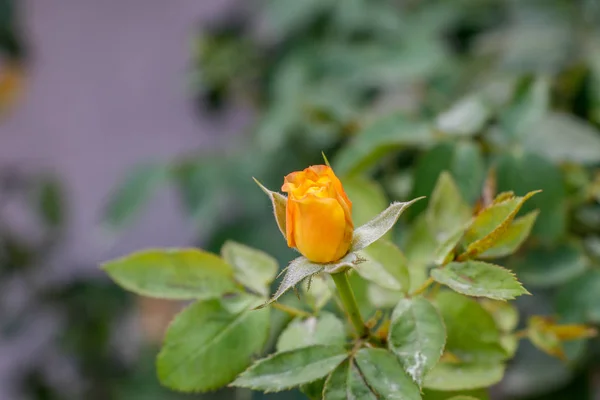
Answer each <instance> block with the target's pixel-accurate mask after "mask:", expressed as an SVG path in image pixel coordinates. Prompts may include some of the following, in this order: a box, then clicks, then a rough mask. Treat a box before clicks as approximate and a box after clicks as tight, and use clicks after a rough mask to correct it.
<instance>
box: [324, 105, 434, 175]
mask: <svg viewBox="0 0 600 400" xmlns="http://www.w3.org/2000/svg"><path fill="white" fill-rule="evenodd" d="M433 141H434V136H433V132H432V130H431V128H430V126H429V125H428V124H426V123H423V122H418V121H417V122H415V121H411V120H409V119H407V118H406V117H405V116H404V115H401V114H392V115H390V116H387V117H384V118H381V119H379V120H377V121H375V122H374V123H372V124H371V125H369V126H367V127H366V128H365V129H363V130H362V131H360V132H358V133H357V134H356V136H355V137H354V138H353V140H352V141H351V142H350V143H349V144H348V145H347V146H346V147H344V148H343V149H342V150H341V151H340V152H338V154H337V157H336V158H335V160H334V163H333V164H334V167H335V168H334V169H335V170H336V171H337V172H338V173H339V174H340V175H351V174H356V173H359V172H361V171H363V170H365V169H366V168H368V167H370V166H371V165H373V164H374V163H375V162H377V161H378V160H379V159H380V158H381V157H382V156H384V155H385V154H387V153H389V152H391V151H393V150H397V149H401V148H403V147H408V146H411V147H422V146H426V145H428V144H430V143H432V142H433Z"/></svg>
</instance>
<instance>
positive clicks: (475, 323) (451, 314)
mask: <svg viewBox="0 0 600 400" xmlns="http://www.w3.org/2000/svg"><path fill="white" fill-rule="evenodd" d="M435 305H436V306H437V308H438V310H439V311H440V314H441V315H442V317H443V319H444V324H445V325H446V333H447V338H446V348H445V349H446V351H447V352H449V353H451V354H452V355H454V356H455V357H457V358H458V359H459V360H460V361H463V362H467V363H477V362H499V361H502V360H504V359H505V358H506V353H505V351H504V350H503V348H502V346H501V344H500V332H499V331H498V327H497V326H496V323H495V322H494V319H493V318H492V316H491V315H490V314H489V313H488V312H487V311H486V310H485V309H484V308H483V307H482V306H481V304H479V303H478V302H477V301H475V300H473V299H471V298H468V297H465V296H462V295H460V294H458V293H454V292H451V291H442V292H440V293H439V294H438V295H437V297H436V299H435Z"/></svg>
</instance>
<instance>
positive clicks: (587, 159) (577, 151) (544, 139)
mask: <svg viewBox="0 0 600 400" xmlns="http://www.w3.org/2000/svg"><path fill="white" fill-rule="evenodd" d="M524 145H525V148H526V149H528V150H529V151H531V152H533V153H537V154H540V155H542V156H544V157H547V158H548V159H549V160H552V161H554V162H565V161H571V162H574V163H578V164H586V165H589V164H591V165H593V164H597V163H599V162H600V132H599V131H598V130H597V129H596V128H594V127H593V126H592V125H590V124H588V123H587V122H586V121H584V120H581V119H578V118H577V117H575V116H573V115H569V114H563V113H550V114H548V115H547V116H546V117H545V118H543V119H542V120H540V121H539V123H538V124H536V125H535V127H533V129H532V130H531V131H530V132H527V135H526V136H525V137H524Z"/></svg>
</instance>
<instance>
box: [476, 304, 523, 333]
mask: <svg viewBox="0 0 600 400" xmlns="http://www.w3.org/2000/svg"><path fill="white" fill-rule="evenodd" d="M479 304H481V306H482V307H483V308H485V309H486V310H487V311H488V312H489V313H490V315H491V316H492V318H494V321H496V326H498V329H500V330H501V331H502V332H505V333H509V332H512V331H514V330H515V328H516V327H517V324H518V323H519V311H518V310H517V308H516V307H515V306H514V305H513V304H511V303H509V302H507V301H502V300H490V299H481V300H480V301H479Z"/></svg>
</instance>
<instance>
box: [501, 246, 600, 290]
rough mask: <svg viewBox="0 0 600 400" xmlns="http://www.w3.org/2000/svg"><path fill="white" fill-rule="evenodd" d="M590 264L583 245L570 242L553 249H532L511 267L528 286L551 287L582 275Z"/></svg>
mask: <svg viewBox="0 0 600 400" xmlns="http://www.w3.org/2000/svg"><path fill="white" fill-rule="evenodd" d="M589 264H590V261H589V260H588V259H587V257H586V256H585V253H584V251H583V249H582V247H581V245H579V244H578V243H576V242H572V241H570V242H565V243H561V244H559V245H558V246H556V247H551V248H547V247H536V248H532V249H530V250H529V251H528V252H527V253H525V254H524V255H523V256H522V257H519V258H517V259H515V260H514V262H513V263H512V264H511V267H512V269H513V270H514V271H515V272H516V273H517V275H518V276H519V278H520V279H521V280H522V281H523V282H525V283H526V284H527V285H531V286H537V287H551V286H557V285H561V284H564V283H565V282H567V281H568V280H570V279H572V278H574V277H576V276H577V275H580V274H581V273H582V272H584V271H585V270H586V269H587V268H588V266H589Z"/></svg>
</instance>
